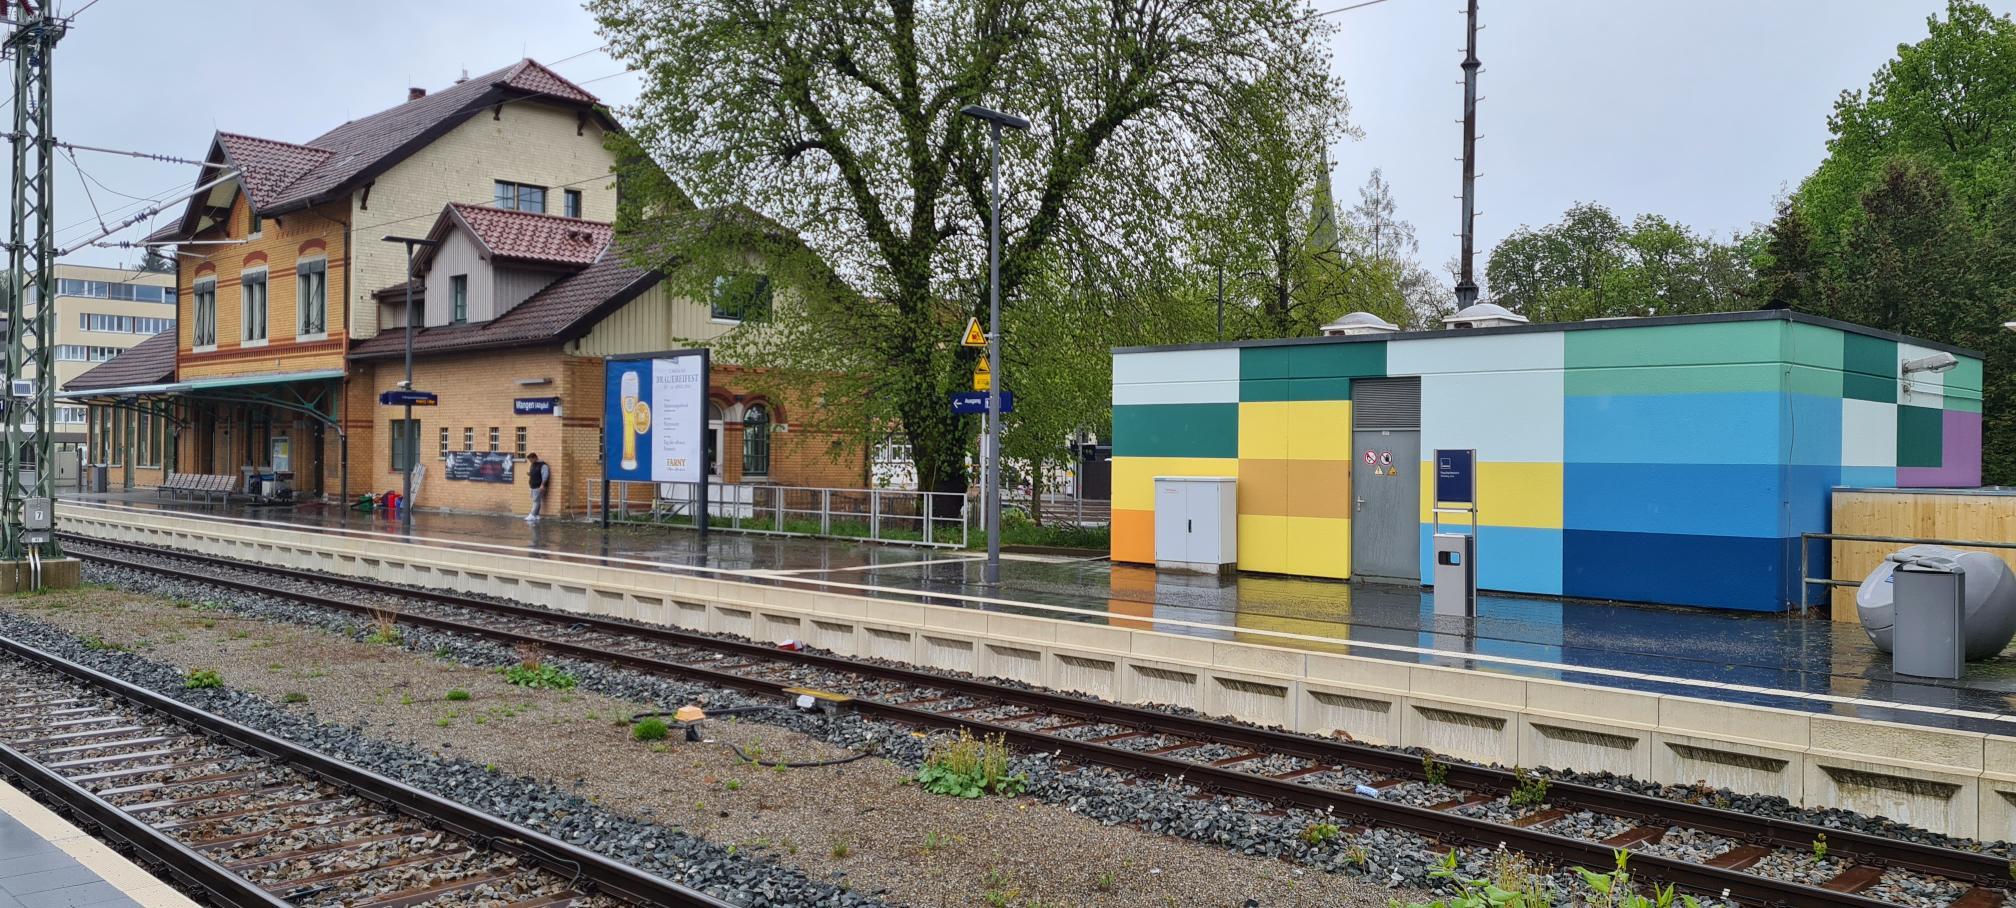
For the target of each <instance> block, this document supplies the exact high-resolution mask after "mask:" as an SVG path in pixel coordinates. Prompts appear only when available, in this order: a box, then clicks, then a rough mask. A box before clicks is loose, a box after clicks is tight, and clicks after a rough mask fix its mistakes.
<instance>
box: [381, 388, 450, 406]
mask: <svg viewBox="0 0 2016 908" xmlns="http://www.w3.org/2000/svg"><path fill="white" fill-rule="evenodd" d="M378 402H379V403H380V404H383V405H385V406H387V407H399V406H405V405H407V404H411V405H413V406H416V407H432V406H437V405H439V404H440V403H441V396H440V395H438V394H435V393H434V392H432V391H387V392H385V393H383V394H380V395H378Z"/></svg>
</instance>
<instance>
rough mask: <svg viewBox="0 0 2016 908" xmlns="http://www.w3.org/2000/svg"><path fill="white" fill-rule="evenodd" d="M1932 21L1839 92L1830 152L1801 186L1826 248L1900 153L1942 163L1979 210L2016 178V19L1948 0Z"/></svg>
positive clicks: (1805, 208) (1967, 1)
mask: <svg viewBox="0 0 2016 908" xmlns="http://www.w3.org/2000/svg"><path fill="white" fill-rule="evenodd" d="M1926 30H1927V34H1926V37H1925V38H1924V39H1923V40H1921V41H1919V42H1918V43H1916V44H1901V45H1898V47H1897V57H1896V59H1894V60H1891V61H1890V62H1888V63H1885V64H1883V66H1882V68H1880V69H1878V70H1877V71H1876V74H1875V76H1874V77H1873V78H1871V80H1870V82H1869V86H1868V88H1866V89H1863V90H1860V91H1844V92H1842V93H1841V96H1840V98H1839V99H1838V100H1836V101H1835V102H1834V112H1833V114H1832V115H1831V116H1830V117H1828V120H1827V128H1828V131H1829V132H1830V133H1831V136H1832V137H1831V138H1830V139H1829V140H1828V142H1827V158H1826V160H1824V161H1823V162H1822V163H1821V164H1820V167H1819V168H1818V169H1817V170H1815V171H1814V172H1813V175H1812V176H1810V177H1807V178H1806V180H1805V181H1804V182H1803V183H1801V184H1800V186H1799V191H1798V193H1797V196H1796V204H1797V205H1798V207H1799V209H1800V211H1801V212H1802V213H1803V214H1804V215H1805V216H1806V218H1807V220H1808V221H1809V222H1810V223H1811V224H1812V226H1813V228H1814V231H1815V238H1816V242H1817V243H1818V244H1819V246H1820V247H1821V248H1822V250H1823V251H1826V252H1830V253H1831V252H1833V251H1835V250H1837V249H1838V248H1839V244H1840V243H1841V242H1843V241H1845V239H1846V237H1847V230H1848V227H1849V224H1850V222H1852V221H1853V220H1855V219H1856V218H1857V217H1858V216H1859V214H1860V211H1861V200H1862V197H1863V195H1864V194H1865V193H1867V192H1868V191H1869V190H1871V189H1873V188H1875V186H1876V185H1877V184H1878V183H1879V182H1880V181H1881V180H1882V179H1883V176H1884V172H1885V168H1886V166H1887V165H1888V163H1889V162H1890V161H1891V160H1892V159H1895V158H1899V157H1909V158H1912V159H1914V160H1916V161H1917V162H1919V163H1920V164H1921V165H1923V166H1926V167H1929V168H1931V169H1933V170H1937V171H1939V173H1940V175H1941V176H1942V177H1944V178H1945V180H1946V181H1947V183H1948V185H1949V186H1951V187H1952V190H1953V193H1954V195H1955V197H1956V198H1957V200H1958V201H1959V202H1960V203H1961V204H1962V205H1963V206H1964V207H1966V208H1967V209H1968V210H1970V211H1973V212H1977V213H1978V212H1981V211H1983V210H1985V209H1986V208H1987V207H1989V206H1991V205H1993V204H1994V200H1995V199H1997V198H1999V197H2001V196H2003V195H2006V194H2007V193H2008V192H2010V191H2011V189H2012V188H2016V141H2012V137H2016V23H2012V22H2011V20H2010V18H2009V17H2008V16H1997V15H1995V14H1994V13H1993V12H1992V11H1990V10H1989V9H1988V7H1987V6H1986V5H1984V4H1982V3H1979V2H1975V0H1948V2H1947V5H1946V15H1945V17H1944V18H1941V17H1939V16H1930V17H1927V19H1926Z"/></svg>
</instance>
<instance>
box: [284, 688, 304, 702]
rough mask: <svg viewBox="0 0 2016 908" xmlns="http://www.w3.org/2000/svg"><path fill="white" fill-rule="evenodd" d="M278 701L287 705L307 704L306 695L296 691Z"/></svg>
mask: <svg viewBox="0 0 2016 908" xmlns="http://www.w3.org/2000/svg"><path fill="white" fill-rule="evenodd" d="M280 699H281V700H282V701H283V702H287V703H306V702H308V695H307V694H304V693H302V692H300V691H298V690H297V691H294V692H293V693H290V694H288V695H287V696H285V697H281V698H280Z"/></svg>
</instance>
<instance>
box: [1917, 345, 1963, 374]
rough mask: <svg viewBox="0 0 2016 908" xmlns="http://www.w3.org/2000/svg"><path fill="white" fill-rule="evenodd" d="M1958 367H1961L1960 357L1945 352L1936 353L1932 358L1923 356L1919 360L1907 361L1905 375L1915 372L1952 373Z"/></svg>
mask: <svg viewBox="0 0 2016 908" xmlns="http://www.w3.org/2000/svg"><path fill="white" fill-rule="evenodd" d="M1958 365H1960V358H1959V357H1957V356H1954V355H1953V354H1951V353H1947V352H1946V351H1944V350H1941V351H1939V352H1938V353H1934V354H1932V355H1930V356H1921V357H1918V358H1917V359H1907V360H1905V361H1904V374H1905V375H1910V374H1911V373H1913V372H1931V373H1935V374H1936V373H1940V372H1950V371H1952V369H1953V367H1954V366H1958Z"/></svg>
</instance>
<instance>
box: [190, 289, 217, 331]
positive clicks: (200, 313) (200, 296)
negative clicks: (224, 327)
mask: <svg viewBox="0 0 2016 908" xmlns="http://www.w3.org/2000/svg"><path fill="white" fill-rule="evenodd" d="M194 327H195V331H194V332H193V339H192V340H191V343H193V344H195V345H196V346H198V347H215V346H217V279H216V278H206V279H204V280H200V281H197V282H196V324H195V326H194Z"/></svg>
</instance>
